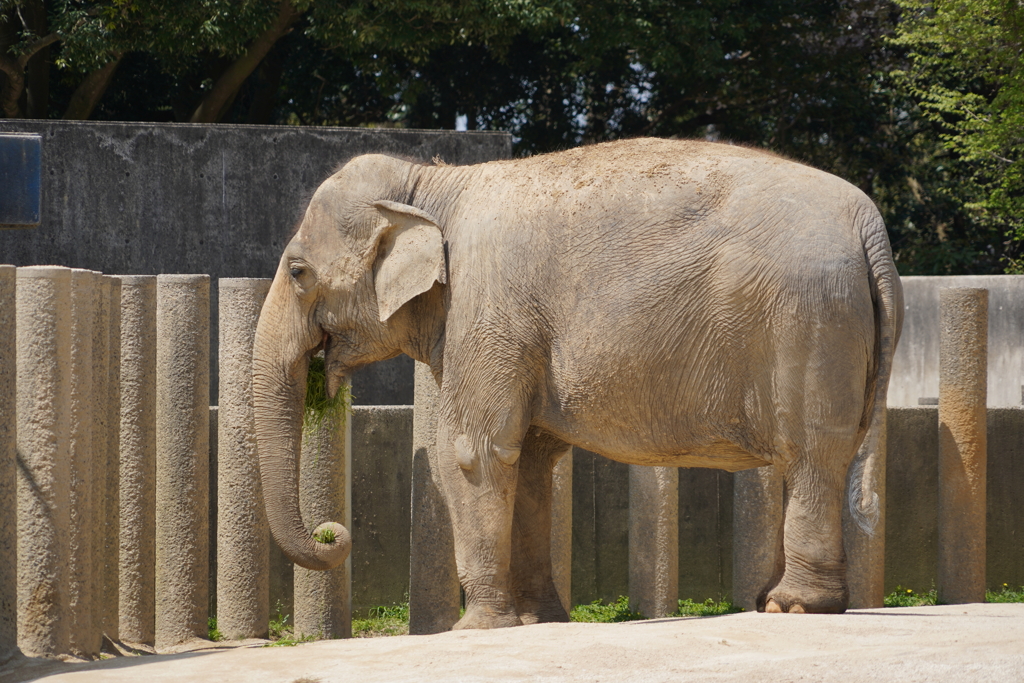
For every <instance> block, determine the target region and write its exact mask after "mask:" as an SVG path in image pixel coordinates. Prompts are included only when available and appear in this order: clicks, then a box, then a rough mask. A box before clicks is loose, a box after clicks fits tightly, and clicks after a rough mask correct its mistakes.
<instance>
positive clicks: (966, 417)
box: [937, 287, 988, 604]
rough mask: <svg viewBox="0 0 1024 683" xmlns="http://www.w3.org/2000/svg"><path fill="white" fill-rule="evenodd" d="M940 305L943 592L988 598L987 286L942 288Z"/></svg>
mask: <svg viewBox="0 0 1024 683" xmlns="http://www.w3.org/2000/svg"><path fill="white" fill-rule="evenodd" d="M940 306H941V309H942V310H941V316H942V343H941V345H940V350H939V527H938V528H939V538H938V541H939V544H938V548H939V558H938V565H939V568H938V581H937V588H938V596H939V599H940V600H941V601H942V602H946V603H953V604H955V603H962V602H983V601H984V600H985V526H986V519H985V513H986V491H985V486H986V484H987V465H988V446H987V443H986V438H987V432H986V428H985V419H986V417H987V410H986V406H985V402H986V395H987V386H986V379H987V369H988V364H987V360H986V359H987V350H988V290H987V289H974V288H967V287H958V288H950V289H943V290H942V291H941V292H940Z"/></svg>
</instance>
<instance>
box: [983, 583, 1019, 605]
mask: <svg viewBox="0 0 1024 683" xmlns="http://www.w3.org/2000/svg"><path fill="white" fill-rule="evenodd" d="M985 602H1024V586H1021V587H1020V588H1010V587H1009V586H1008V585H1007V584H1005V583H1004V584H1003V585H1002V587H1001V588H1000V589H999V590H997V591H985Z"/></svg>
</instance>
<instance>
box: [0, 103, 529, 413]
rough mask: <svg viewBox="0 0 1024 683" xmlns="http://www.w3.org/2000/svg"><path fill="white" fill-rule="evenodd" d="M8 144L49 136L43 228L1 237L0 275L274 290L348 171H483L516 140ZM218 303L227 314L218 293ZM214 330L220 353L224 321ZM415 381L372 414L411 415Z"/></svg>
mask: <svg viewBox="0 0 1024 683" xmlns="http://www.w3.org/2000/svg"><path fill="white" fill-rule="evenodd" d="M0 133H38V134H41V135H42V136H43V157H42V164H43V178H42V194H43V198H42V220H41V224H40V226H39V227H38V228H34V229H28V230H10V231H0V263H9V264H12V265H16V266H27V265H36V264H58V265H62V266H71V267H74V268H89V269H91V270H99V271H103V272H105V273H118V274H128V275H132V274H138V275H156V274H160V273H206V274H208V275H209V276H210V278H211V281H212V282H214V283H215V282H216V281H217V279H218V278H222V277H273V276H274V272H275V271H276V269H277V262H278V259H279V258H280V256H281V251H282V250H283V249H284V246H285V244H286V243H287V240H288V237H289V236H290V233H291V230H292V228H293V227H294V226H295V224H296V223H297V222H298V220H299V219H300V218H301V216H302V211H303V210H304V209H305V205H306V202H307V201H308V199H309V197H310V196H311V195H312V193H313V190H315V189H316V187H317V186H318V185H319V184H320V183H321V182H322V181H323V180H324V179H325V178H326V177H327V176H328V175H330V173H331V172H332V171H333V170H334V169H335V168H337V167H338V166H339V165H340V164H341V163H342V162H344V161H345V160H347V159H349V158H350V157H353V156H355V155H358V154H365V153H370V152H380V153H386V154H393V155H396V156H401V157H406V158H411V159H416V160H420V161H429V160H430V159H432V158H433V157H434V156H435V155H437V156H440V157H441V158H442V159H444V160H445V161H446V162H448V163H453V164H473V163H480V162H483V161H489V160H492V159H503V158H507V157H508V156H510V155H511V152H512V138H511V137H510V136H509V135H508V134H506V133H493V132H482V131H472V132H464V133H454V132H451V131H421V130H397V129H368V128H304V127H296V126H245V125H199V124H174V123H104V122H92V121H48V120H43V121H35V120H15V119H0ZM211 296H212V299H211V302H210V303H211V306H212V307H213V310H217V292H216V288H213V291H211ZM211 327H212V329H211V334H212V335H213V337H212V344H211V346H212V348H214V349H216V348H217V344H216V341H217V334H218V333H217V327H216V321H214V324H213V325H212V326H211ZM213 356H214V357H213V358H212V359H211V361H212V363H211V382H210V385H211V391H212V397H213V399H214V400H211V404H213V405H216V403H217V401H216V400H215V399H216V392H217V385H218V382H217V380H218V377H217V374H216V368H217V360H216V357H215V356H216V354H213ZM390 363H391V364H392V365H397V366H400V367H404V366H402V363H403V361H390ZM407 365H409V368H411V361H409V363H407ZM368 372H369V374H371V375H373V374H375V373H380V372H384V373H385V374H387V369H386V366H382V367H380V368H375V369H374V370H371V371H368ZM411 372H412V371H411V369H409V370H408V373H409V378H408V384H407V386H408V396H405V395H398V396H396V395H387V396H385V395H381V396H380V397H379V398H375V399H374V402H377V401H378V400H379V401H380V402H386V403H411V402H412V375H411ZM370 384H373V383H372V382H371V383H370ZM357 386H358V382H357ZM402 386H405V385H402ZM360 391H362V393H363V394H364V395H368V394H369V391H370V390H369V389H363V388H361V387H360V388H359V390H358V391H356V392H355V393H356V394H357V395H358V393H359V392H360ZM377 393H378V394H381V392H379V391H378V392H377ZM370 398H373V397H370ZM399 398H400V399H402V400H396V399H399Z"/></svg>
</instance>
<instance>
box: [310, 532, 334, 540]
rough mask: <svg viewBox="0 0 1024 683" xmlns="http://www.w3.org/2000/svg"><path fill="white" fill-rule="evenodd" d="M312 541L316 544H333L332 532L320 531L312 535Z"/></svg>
mask: <svg viewBox="0 0 1024 683" xmlns="http://www.w3.org/2000/svg"><path fill="white" fill-rule="evenodd" d="M313 540H315V541H316V542H317V543H334V530H333V529H321V530H320V531H319V532H317V533H315V534H313Z"/></svg>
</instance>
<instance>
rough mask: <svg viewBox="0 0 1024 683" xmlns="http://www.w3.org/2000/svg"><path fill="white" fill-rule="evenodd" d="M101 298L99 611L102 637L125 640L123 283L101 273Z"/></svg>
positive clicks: (96, 445) (96, 427)
mask: <svg viewBox="0 0 1024 683" xmlns="http://www.w3.org/2000/svg"><path fill="white" fill-rule="evenodd" d="M96 283H97V285H98V286H99V298H98V300H97V307H96V322H95V327H94V328H93V331H94V337H93V397H94V400H95V401H96V408H95V413H94V415H93V449H94V451H95V453H96V456H95V457H96V462H97V474H96V480H95V484H96V488H95V489H94V491H97V492H98V493H96V499H95V500H96V505H95V511H96V514H97V515H98V516H99V522H100V523H99V524H97V525H96V527H97V530H98V531H99V532H100V534H101V535H102V540H101V542H100V543H99V544H98V545H97V547H96V548H97V549H96V554H95V555H94V557H96V558H97V559H98V564H96V563H94V565H93V566H94V567H97V569H96V572H97V573H96V577H95V582H96V590H97V608H98V613H99V620H100V627H101V628H102V630H103V635H105V636H106V637H107V638H109V639H110V640H111V641H114V642H118V641H120V638H121V636H120V624H119V623H118V622H119V611H120V610H119V608H118V603H119V601H120V596H119V594H118V593H119V589H118V584H119V578H120V577H119V575H120V562H119V560H118V557H119V555H120V546H121V542H120V528H121V505H120V498H121V496H120V488H121V468H120V465H119V462H120V454H119V453H118V447H119V444H120V441H121V439H120V431H121V429H120V425H121V382H120V376H121V360H120V359H121V280H120V279H118V278H116V277H114V276H111V275H101V274H99V273H97V274H96Z"/></svg>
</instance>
